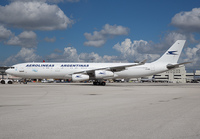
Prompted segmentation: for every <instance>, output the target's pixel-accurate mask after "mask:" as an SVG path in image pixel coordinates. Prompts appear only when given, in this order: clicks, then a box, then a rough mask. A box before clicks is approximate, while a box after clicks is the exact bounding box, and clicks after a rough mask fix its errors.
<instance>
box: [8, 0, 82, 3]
mask: <svg viewBox="0 0 200 139" xmlns="http://www.w3.org/2000/svg"><path fill="white" fill-rule="evenodd" d="M10 1H12V2H14V1H20V2H33V1H38V2H49V3H60V2H71V3H74V2H79V1H80V0H10Z"/></svg>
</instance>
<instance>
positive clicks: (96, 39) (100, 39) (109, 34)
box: [84, 24, 129, 47]
mask: <svg viewBox="0 0 200 139" xmlns="http://www.w3.org/2000/svg"><path fill="white" fill-rule="evenodd" d="M128 33H129V29H128V28H126V27H123V26H117V25H113V26H112V25H109V24H105V25H104V26H103V29H102V30H101V31H99V32H98V31H94V32H93V35H92V34H91V33H84V36H85V38H86V39H87V40H88V41H86V42H85V43H84V45H86V46H94V47H100V46H102V45H104V44H105V43H106V41H107V39H109V38H113V37H115V36H120V35H128Z"/></svg>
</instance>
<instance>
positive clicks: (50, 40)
mask: <svg viewBox="0 0 200 139" xmlns="http://www.w3.org/2000/svg"><path fill="white" fill-rule="evenodd" d="M44 40H45V41H46V42H55V41H56V37H53V38H48V37H45V38H44Z"/></svg>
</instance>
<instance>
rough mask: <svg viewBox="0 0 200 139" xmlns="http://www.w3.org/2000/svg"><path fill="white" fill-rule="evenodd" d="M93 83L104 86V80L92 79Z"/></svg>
mask: <svg viewBox="0 0 200 139" xmlns="http://www.w3.org/2000/svg"><path fill="white" fill-rule="evenodd" d="M93 85H102V86H105V85H106V82H105V81H94V82H93Z"/></svg>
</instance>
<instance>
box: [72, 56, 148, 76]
mask: <svg viewBox="0 0 200 139" xmlns="http://www.w3.org/2000/svg"><path fill="white" fill-rule="evenodd" d="M146 61H147V60H146V59H145V60H143V61H141V62H139V63H134V64H129V65H121V66H113V67H105V68H96V69H92V70H84V71H80V72H75V73H73V74H80V73H83V74H92V73H94V71H96V70H107V71H112V72H118V71H122V70H125V69H126V68H128V67H133V66H139V65H144V64H145V62H146Z"/></svg>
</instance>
